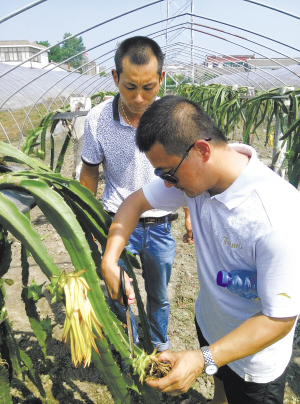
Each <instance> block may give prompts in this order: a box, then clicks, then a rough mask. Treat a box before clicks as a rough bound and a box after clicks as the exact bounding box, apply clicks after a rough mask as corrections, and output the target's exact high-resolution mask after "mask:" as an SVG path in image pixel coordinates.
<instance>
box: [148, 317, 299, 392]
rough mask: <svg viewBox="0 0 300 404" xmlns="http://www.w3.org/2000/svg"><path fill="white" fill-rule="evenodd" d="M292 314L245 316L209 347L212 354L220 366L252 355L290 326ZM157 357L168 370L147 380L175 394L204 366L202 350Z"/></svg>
mask: <svg viewBox="0 0 300 404" xmlns="http://www.w3.org/2000/svg"><path fill="white" fill-rule="evenodd" d="M295 320H296V316H295V317H289V318H273V317H267V316H265V315H264V314H262V313H258V314H257V315H255V316H253V317H251V318H249V319H248V320H246V321H245V322H244V323H243V324H241V325H240V326H239V327H238V328H236V329H235V330H233V331H232V332H231V333H229V334H228V335H226V336H225V337H223V338H222V339H220V340H219V341H217V342H215V343H214V344H212V345H210V346H209V349H210V351H211V354H212V357H213V359H214V361H215V362H216V364H217V365H218V366H219V367H220V366H223V365H226V364H227V363H230V362H233V361H235V360H238V359H241V358H244V357H246V356H250V355H253V354H255V353H257V352H259V351H262V350H263V349H265V348H267V347H268V346H270V345H272V344H274V343H275V342H277V341H279V340H280V339H282V338H283V337H285V336H286V335H287V334H288V333H289V332H290V331H291V329H292V327H293V325H294V323H295ZM159 359H160V360H166V361H169V362H170V363H171V366H172V370H171V372H170V373H169V374H168V375H167V376H166V377H164V378H163V379H160V380H149V381H147V383H148V384H149V385H150V386H151V387H153V388H154V389H156V390H158V391H161V392H164V393H170V394H171V395H174V396H176V395H179V394H182V393H185V392H186V391H187V390H188V389H189V388H190V387H192V385H193V384H194V382H195V380H196V379H197V377H199V376H200V375H201V374H202V372H203V368H204V358H203V354H202V351H201V350H200V349H199V350H197V351H182V352H169V351H167V352H163V353H162V354H161V355H160V357H159Z"/></svg>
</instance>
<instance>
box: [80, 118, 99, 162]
mask: <svg viewBox="0 0 300 404" xmlns="http://www.w3.org/2000/svg"><path fill="white" fill-rule="evenodd" d="M95 112H96V111H94V110H91V112H90V113H89V114H88V115H87V117H86V119H85V122H84V134H83V136H84V138H83V148H82V153H81V159H82V161H83V162H84V163H86V164H88V165H97V164H100V163H101V162H102V161H103V158H104V153H103V150H102V146H101V133H100V128H99V127H98V121H99V119H97V118H98V117H97V115H96V114H95Z"/></svg>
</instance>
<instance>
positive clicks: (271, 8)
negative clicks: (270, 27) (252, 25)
mask: <svg viewBox="0 0 300 404" xmlns="http://www.w3.org/2000/svg"><path fill="white" fill-rule="evenodd" d="M244 1H247V2H248V3H253V4H257V5H258V6H262V7H266V8H269V9H270V10H275V11H278V12H279V13H282V14H286V15H288V16H290V17H294V18H297V19H298V20H300V17H299V16H298V15H296V14H292V13H288V12H287V11H284V10H281V9H280V8H276V7H272V6H269V5H268V4H264V3H260V2H258V1H254V0H244Z"/></svg>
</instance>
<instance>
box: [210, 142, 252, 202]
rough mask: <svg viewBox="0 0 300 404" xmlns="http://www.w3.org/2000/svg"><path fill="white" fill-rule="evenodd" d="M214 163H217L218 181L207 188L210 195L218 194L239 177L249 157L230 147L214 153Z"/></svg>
mask: <svg viewBox="0 0 300 404" xmlns="http://www.w3.org/2000/svg"><path fill="white" fill-rule="evenodd" d="M214 158H215V164H216V165H217V170H216V171H217V173H218V174H217V177H218V181H217V182H216V184H215V186H214V187H213V188H212V189H210V190H209V193H210V195H211V196H214V195H217V194H220V193H222V192H224V191H226V189H228V188H229V187H230V186H231V185H232V184H233V183H234V181H235V180H236V179H237V178H238V177H239V175H240V174H241V173H242V171H243V170H244V169H245V167H246V166H247V164H248V163H249V160H250V157H248V156H246V155H245V154H242V153H239V152H237V151H236V150H234V149H231V148H230V147H228V148H226V152H225V153H224V150H223V151H221V153H220V154H219V153H218V152H217V155H215V157H214Z"/></svg>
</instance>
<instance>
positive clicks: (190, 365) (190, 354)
mask: <svg viewBox="0 0 300 404" xmlns="http://www.w3.org/2000/svg"><path fill="white" fill-rule="evenodd" d="M159 360H160V361H168V362H169V363H170V364H171V367H172V370H171V371H170V372H169V374H168V375H167V376H166V377H163V378H162V379H160V380H154V379H149V380H147V384H148V385H149V386H150V387H152V388H153V389H155V390H158V391H160V392H162V393H169V394H171V396H178V395H179V394H183V393H186V392H187V391H188V390H189V389H190V388H191V387H192V385H193V384H194V383H195V380H196V379H197V377H199V376H200V375H201V374H202V372H203V368H204V358H203V354H202V351H201V350H200V349H198V350H197V351H181V352H170V351H165V352H162V353H161V355H160V356H159Z"/></svg>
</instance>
